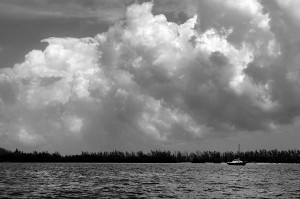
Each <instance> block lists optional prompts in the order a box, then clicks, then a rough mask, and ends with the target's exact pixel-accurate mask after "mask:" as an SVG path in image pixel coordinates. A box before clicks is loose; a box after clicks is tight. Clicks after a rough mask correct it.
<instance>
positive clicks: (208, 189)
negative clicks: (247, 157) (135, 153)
mask: <svg viewBox="0 0 300 199" xmlns="http://www.w3.org/2000/svg"><path fill="white" fill-rule="evenodd" d="M0 198H300V164H250V163H249V164H247V165H246V166H229V165H227V164H192V163H178V164H110V163H107V164H105V163H103V164H102V163H100V164H98V163H0Z"/></svg>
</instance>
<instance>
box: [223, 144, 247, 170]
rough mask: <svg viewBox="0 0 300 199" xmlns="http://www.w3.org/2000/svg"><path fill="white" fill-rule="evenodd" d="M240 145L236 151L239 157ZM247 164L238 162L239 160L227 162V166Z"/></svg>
mask: <svg viewBox="0 0 300 199" xmlns="http://www.w3.org/2000/svg"><path fill="white" fill-rule="evenodd" d="M240 148H241V147H240V145H239V150H238V155H240ZM246 163H247V162H245V161H242V160H240V158H237V159H234V160H232V161H231V162H227V164H228V165H246Z"/></svg>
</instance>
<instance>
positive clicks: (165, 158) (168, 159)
mask: <svg viewBox="0 0 300 199" xmlns="http://www.w3.org/2000/svg"><path fill="white" fill-rule="evenodd" d="M237 157H239V158H240V159H242V160H243V161H246V162H247V163H275V164H276V163H300V150H276V149H275V150H265V149H260V150H255V151H246V152H240V153H238V152H232V151H227V152H218V151H196V152H191V153H188V152H180V151H173V152H171V151H165V150H151V151H150V152H148V153H144V152H143V151H138V152H128V151H111V152H106V151H105V152H81V154H80V155H61V154H60V153H59V152H55V153H49V152H47V151H46V152H37V151H34V152H31V153H26V152H23V151H20V150H18V149H16V150H15V151H10V150H6V149H3V148H0V162H10V163H12V162H19V163H21V162H36V163H42V162H48V163H50V162H53V163H56V162H61V163H64V162H65V163H75V162H78V163H189V162H190V163H226V162H228V161H232V160H233V159H235V158H237Z"/></svg>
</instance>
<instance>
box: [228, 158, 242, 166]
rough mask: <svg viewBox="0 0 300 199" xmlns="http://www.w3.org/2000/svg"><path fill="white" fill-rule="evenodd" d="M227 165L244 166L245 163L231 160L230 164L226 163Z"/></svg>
mask: <svg viewBox="0 0 300 199" xmlns="http://www.w3.org/2000/svg"><path fill="white" fill-rule="evenodd" d="M227 164H228V165H246V162H245V161H242V160H240V159H239V158H237V159H234V160H232V161H231V162H227Z"/></svg>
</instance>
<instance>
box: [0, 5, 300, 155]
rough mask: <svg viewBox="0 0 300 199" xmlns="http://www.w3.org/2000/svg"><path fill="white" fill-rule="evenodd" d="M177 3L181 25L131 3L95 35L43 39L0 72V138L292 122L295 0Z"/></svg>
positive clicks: (126, 134)
mask: <svg viewBox="0 0 300 199" xmlns="http://www.w3.org/2000/svg"><path fill="white" fill-rule="evenodd" d="M189 3H191V4H192V5H193V6H192V7H184V6H183V4H181V3H178V2H174V4H175V5H177V6H180V9H181V11H182V13H186V14H187V16H189V14H190V13H194V14H195V15H194V16H189V18H188V19H187V21H185V22H184V23H182V24H177V23H175V22H169V21H168V20H167V18H166V16H165V15H163V14H159V15H154V14H152V7H153V4H152V3H143V4H133V5H131V6H129V7H128V8H127V12H126V17H125V19H124V20H122V21H119V22H118V23H116V24H115V25H113V26H112V27H110V28H109V30H108V31H107V32H105V33H102V34H99V35H96V36H95V37H94V38H81V39H76V38H48V39H45V40H43V42H47V43H48V46H47V47H46V49H45V50H44V51H41V50H33V51H31V52H30V53H28V54H27V55H26V56H25V60H24V62H23V63H20V64H16V65H15V66H14V67H13V68H6V69H1V74H0V97H1V98H0V144H1V145H5V146H8V147H12V146H19V145H22V146H23V147H28V148H32V147H33V148H41V149H48V150H53V149H59V150H64V151H71V150H74V149H76V150H77V151H80V150H104V149H105V150H112V149H121V150H122V149H126V150H137V149H149V148H153V147H164V146H166V145H168V146H172V145H173V144H178V143H182V144H188V143H189V141H190V140H195V139H199V140H200V139H205V138H207V137H212V136H213V137H214V136H220V137H223V136H231V135H232V134H235V133H238V132H248V133H251V132H256V131H262V132H263V131H265V132H269V131H272V130H274V129H276V128H277V127H278V126H281V125H292V124H293V122H294V121H295V120H297V117H298V115H299V114H300V100H299V99H300V95H299V94H300V90H299V77H298V75H299V74H298V73H299V67H298V65H299V61H300V60H299V58H298V57H299V56H298V54H299V47H298V46H299V38H300V37H299V36H298V34H297V32H299V28H300V26H299V25H300V24H299V20H298V18H299V15H298V14H297V12H296V11H295V6H298V4H297V5H292V3H291V2H289V3H281V2H278V3H277V2H275V1H272V2H270V1H267V2H265V1H264V2H261V4H260V3H258V2H257V1H250V0H249V1H245V2H244V1H243V2H239V3H237V2H236V1H230V0H228V1H219V0H213V1H189ZM189 5H190V4H189ZM249 8H250V9H249ZM279 10H280V13H283V14H278V13H279Z"/></svg>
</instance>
